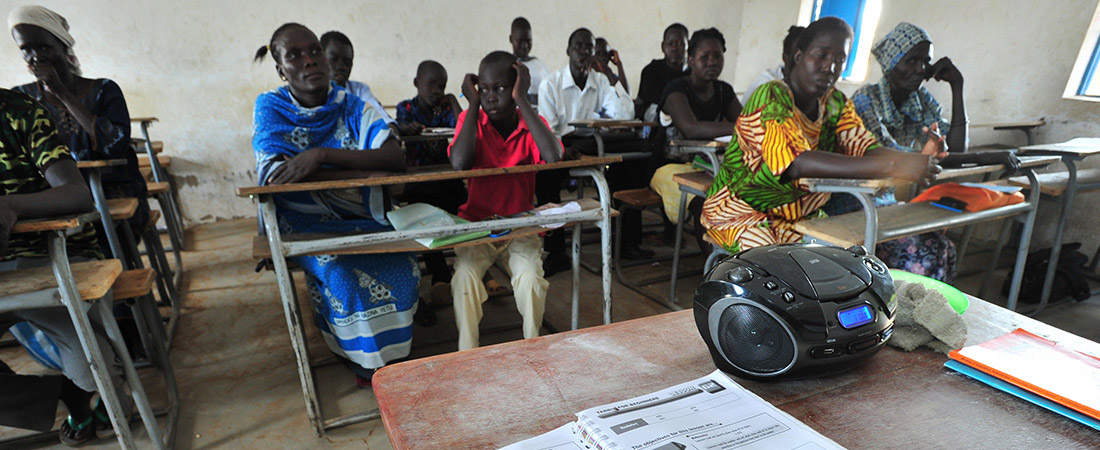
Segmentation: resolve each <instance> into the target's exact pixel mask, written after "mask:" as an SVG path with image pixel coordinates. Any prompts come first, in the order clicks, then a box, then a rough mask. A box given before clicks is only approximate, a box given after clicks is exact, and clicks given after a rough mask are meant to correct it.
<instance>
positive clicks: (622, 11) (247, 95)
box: [0, 0, 741, 224]
mask: <svg viewBox="0 0 1100 450" xmlns="http://www.w3.org/2000/svg"><path fill="white" fill-rule="evenodd" d="M27 3H32V2H29V1H23V0H19V1H15V2H8V1H5V2H3V3H0V11H2V13H3V14H5V15H6V14H7V12H8V11H10V9H11V8H12V7H14V6H15V5H20V4H27ZM38 4H41V5H44V6H46V7H48V8H51V9H54V10H55V11H57V12H59V13H60V14H62V15H63V16H65V17H66V18H67V19H68V20H69V22H70V25H71V27H72V30H71V32H72V34H73V36H74V37H75V38H76V42H77V43H76V45H75V47H74V49H75V51H76V53H77V56H78V57H79V58H80V60H81V63H82V65H83V69H84V73H85V75H86V76H90V77H107V78H111V79H114V80H115V81H117V82H118V84H119V85H120V86H121V87H122V89H123V91H124V93H125V94H126V97H127V102H128V104H129V107H130V114H131V115H132V116H150V115H152V116H156V117H158V118H159V119H160V122H158V123H156V124H155V125H154V126H153V127H152V128H151V130H150V131H151V134H152V136H153V138H154V139H157V140H163V141H164V142H165V148H166V153H168V154H170V155H172V158H173V160H172V167H171V172H172V173H173V174H174V175H175V177H176V182H177V185H178V187H179V189H180V193H179V194H180V200H181V202H182V203H183V210H184V215H185V218H186V220H187V222H188V223H189V224H195V223H204V222H212V221H215V220H220V219H228V218H235V217H246V216H254V215H255V214H256V209H255V207H254V206H253V204H252V203H250V202H249V201H248V200H247V199H239V198H237V197H235V196H234V195H233V189H234V188H236V187H238V186H244V185H254V184H255V183H256V180H255V169H254V165H255V163H254V160H253V156H252V147H251V131H252V128H251V124H252V105H253V102H254V101H255V99H256V96H257V95H259V94H260V93H262V92H264V91H266V90H268V89H271V88H273V87H276V86H277V85H279V79H278V77H277V75H276V73H275V69H274V63H272V62H271V60H270V59H268V60H266V61H265V62H263V63H261V64H253V63H252V55H253V54H254V52H255V51H256V49H257V48H258V47H259V46H261V45H265V44H267V43H268V40H269V39H270V37H271V33H272V32H273V31H274V30H275V28H277V27H278V26H279V25H280V24H282V23H283V22H287V21H297V22H300V23H302V24H304V25H306V26H308V27H310V28H311V29H313V30H314V32H316V33H317V34H318V35H320V34H321V33H323V32H325V31H328V30H332V29H337V30H341V31H343V32H344V33H345V34H347V35H348V37H349V38H351V40H352V42H353V44H354V45H355V46H356V50H357V54H356V59H355V67H354V69H353V73H352V77H353V79H356V80H361V81H364V82H366V83H368V84H369V85H370V86H371V88H372V90H373V91H374V93H375V95H376V96H377V97H378V98H379V99H380V100H381V101H382V103H383V104H389V105H392V104H396V103H397V102H399V101H401V100H404V99H408V98H412V97H413V96H414V95H415V94H416V91H415V88H414V87H413V86H412V78H413V76H414V75H415V69H416V65H417V63H419V62H420V61H421V60H424V59H429V58H431V59H436V60H438V61H440V62H441V63H442V64H443V65H444V66H445V67H446V68H447V69H448V72H449V76H450V79H449V88H450V90H451V91H453V92H455V93H457V92H458V91H459V86H460V84H461V82H462V77H463V75H464V74H465V73H467V72H473V71H476V69H477V63H478V61H480V59H481V57H483V56H484V55H485V54H486V53H488V52H489V51H492V50H498V49H500V50H511V46H510V44H509V43H508V33H509V26H510V25H511V22H512V19H514V18H515V17H516V16H520V15H522V16H525V17H527V18H528V20H529V21H530V22H531V23H532V27H533V31H534V47H533V50H532V54H534V55H536V56H539V57H540V58H542V59H544V61H545V62H546V63H547V65H548V66H549V67H550V69H551V70H555V69H558V68H561V67H564V66H565V65H566V63H567V62H568V58H567V57H566V55H565V47H566V41H567V38H568V36H569V33H571V32H572V31H573V30H574V29H576V28H578V27H581V26H585V27H588V28H590V29H591V30H592V31H593V32H594V33H595V34H596V35H597V36H605V37H606V38H607V39H608V40H609V41H610V42H611V44H612V46H613V47H615V48H617V49H618V50H619V51H620V54H621V56H622V58H623V61H624V64H625V66H626V69H627V71H628V78H629V81H630V82H632V83H634V84H635V85H636V84H637V82H638V75H639V73H640V72H641V70H642V67H643V66H645V64H648V63H649V61H650V60H651V59H653V58H660V57H661V51H660V41H661V32H662V30H663V29H664V27H665V26H667V25H668V24H671V23H673V22H677V21H679V22H682V23H685V24H687V25H688V26H689V28H692V29H697V28H701V27H710V26H717V27H719V28H721V29H722V30H723V31H724V32H726V34H727V36H728V38H727V39H728V40H729V46H730V48H737V34H738V33H737V25H738V24H740V23H741V17H740V11H741V9H740V3H738V2H727V1H723V0H704V1H685V0H679V1H661V0H640V1H634V2H630V3H625V2H613V1H605V0H584V1H580V0H563V1H553V2H547V1H530V0H519V1H517V0H510V1H502V0H488V1H476V2H475V1H456V2H428V1H422V0H421V1H416V0H413V1H402V2H394V1H380V0H370V1H362V2H347V1H333V0H314V1H309V2H301V1H297V0H274V1H266V2H262V3H260V2H237V1H232V0H231V1H224V0H218V1H214V0H189V1H168V0H147V1H141V2H138V1H127V2H120V1H117V0H116V1H108V0H79V1H76V0H69V1H59V0H42V1H40V2H38ZM735 60H736V58H735V57H734V56H733V55H731V56H730V57H729V59H728V60H727V64H728V67H731V68H732V67H733V65H734V62H735ZM0 61H4V62H6V63H5V64H0V86H12V85H17V84H22V83H26V82H29V81H31V80H32V78H31V76H30V75H29V74H28V73H27V71H26V68H25V65H24V64H23V63H22V60H21V58H20V56H19V52H18V49H16V48H15V46H14V44H11V41H10V40H9V41H7V43H5V42H3V41H0ZM728 73H732V72H728ZM137 131H138V130H137V129H135V132H137ZM135 136H136V134H135Z"/></svg>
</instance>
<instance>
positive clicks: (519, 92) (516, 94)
mask: <svg viewBox="0 0 1100 450" xmlns="http://www.w3.org/2000/svg"><path fill="white" fill-rule="evenodd" d="M512 68H514V69H516V84H515V85H514V86H513V87H512V99H513V100H515V101H516V102H517V103H518V102H520V100H521V99H522V100H527V91H528V90H529V89H531V71H530V70H528V69H527V66H525V65H523V63H521V62H519V61H516V62H514V63H512Z"/></svg>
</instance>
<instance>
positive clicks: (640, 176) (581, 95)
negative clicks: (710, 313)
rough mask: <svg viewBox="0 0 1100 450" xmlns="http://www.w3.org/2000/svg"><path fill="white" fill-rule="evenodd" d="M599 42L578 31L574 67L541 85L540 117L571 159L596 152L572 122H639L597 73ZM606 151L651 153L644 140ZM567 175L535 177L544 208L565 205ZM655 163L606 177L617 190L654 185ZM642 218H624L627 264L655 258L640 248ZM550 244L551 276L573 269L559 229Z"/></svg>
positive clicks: (614, 144) (572, 44)
mask: <svg viewBox="0 0 1100 450" xmlns="http://www.w3.org/2000/svg"><path fill="white" fill-rule="evenodd" d="M595 47H596V38H595V36H594V35H593V34H592V32H591V31H589V30H588V29H586V28H579V29H577V30H576V31H574V32H573V34H571V35H569V47H568V48H567V49H566V54H567V55H569V65H568V66H566V67H564V68H562V69H561V70H558V71H556V72H553V73H551V74H550V75H548V76H547V77H546V79H544V80H543V81H542V84H541V85H540V86H539V105H538V108H539V115H540V116H542V117H543V118H544V119H546V122H547V124H549V125H550V129H551V130H553V131H554V134H555V135H557V136H558V137H559V138H561V139H562V144H563V145H564V146H565V153H566V158H567V159H568V158H570V157H571V156H572V157H575V156H576V154H577V153H594V151H595V140H594V139H592V138H591V137H590V136H577V135H576V134H575V133H573V131H574V128H573V127H571V126H569V123H570V122H575V121H579V120H590V119H601V118H602V119H619V120H626V119H630V118H632V117H634V100H633V99H631V98H630V94H629V93H627V92H626V90H625V89H623V87H622V85H621V83H618V82H617V80H616V81H610V80H608V79H607V76H606V75H604V74H602V73H600V72H599V71H597V70H595V68H596V66H597V63H596V58H595ZM605 144H606V146H605V152H607V153H614V152H616V151H619V152H623V151H639V150H642V149H648V146H647V143H646V142H644V141H642V140H641V139H628V140H611V139H606V140H605ZM558 172H562V171H542V172H539V173H538V174H537V175H536V188H535V195H536V196H537V197H538V201H539V203H540V204H541V203H547V202H554V203H557V202H560V201H561V180H562V179H563V178H565V176H566V174H564V173H558ZM650 172H651V170H650V161H648V160H634V161H629V162H623V163H618V164H613V165H612V166H611V168H610V169H609V170H608V173H607V181H608V185H609V186H610V188H611V190H612V191H617V190H624V189H633V188H639V187H644V186H646V185H647V184H648V183H649V176H648V175H646V174H647V173H650ZM641 231H642V221H641V213H640V212H639V211H637V210H634V209H631V210H627V211H626V212H624V214H623V236H622V237H623V239H622V248H621V255H622V257H623V258H626V259H646V258H650V257H652V256H653V252H652V251H650V250H644V249H642V248H640V247H639V244H640V243H641V240H642V233H641ZM544 242H545V248H546V251H547V252H549V256H548V257H547V258H546V261H544V263H543V270H544V271H545V272H546V276H550V275H551V274H553V273H555V272H557V271H559V270H564V269H565V268H567V267H569V259H568V258H567V257H566V255H565V236H564V234H562V232H561V231H560V230H558V231H556V232H554V233H552V234H549V235H547V237H546V239H545V240H544Z"/></svg>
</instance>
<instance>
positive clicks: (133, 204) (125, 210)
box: [107, 198, 138, 220]
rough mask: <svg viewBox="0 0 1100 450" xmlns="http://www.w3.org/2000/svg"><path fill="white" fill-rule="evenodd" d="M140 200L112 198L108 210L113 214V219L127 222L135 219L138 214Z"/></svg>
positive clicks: (108, 203)
mask: <svg viewBox="0 0 1100 450" xmlns="http://www.w3.org/2000/svg"><path fill="white" fill-rule="evenodd" d="M137 208H138V199H136V198H112V199H110V200H107V210H109V211H110V212H111V219H114V220H127V219H129V218H131V217H134V213H135V212H137Z"/></svg>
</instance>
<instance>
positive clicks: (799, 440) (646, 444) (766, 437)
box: [577, 370, 843, 450]
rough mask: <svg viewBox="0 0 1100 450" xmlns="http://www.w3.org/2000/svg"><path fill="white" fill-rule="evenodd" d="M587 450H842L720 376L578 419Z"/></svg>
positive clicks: (582, 414) (597, 409) (716, 373)
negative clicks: (796, 449) (795, 449)
mask: <svg viewBox="0 0 1100 450" xmlns="http://www.w3.org/2000/svg"><path fill="white" fill-rule="evenodd" d="M577 430H578V436H577V438H578V439H579V440H580V443H581V445H583V446H584V448H586V449H600V450H610V449H617V450H621V449H626V450H682V449H696V450H730V449H737V450H751V449H759V450H764V449H768V450H770V449H794V448H798V449H800V450H806V449H841V448H843V447H841V446H840V445H838V444H837V443H836V442H833V441H832V440H830V439H829V438H827V437H825V436H822V435H821V434H820V433H818V432H816V431H814V430H813V429H811V428H810V427H808V426H806V424H803V423H802V422H800V421H798V420H797V419H795V418H794V417H791V416H790V415H789V414H787V413H785V412H783V411H781V410H780V409H779V408H776V407H775V406H772V405H771V404H770V403H768V402H766V401H764V399H762V398H760V397H758V396H757V395H756V394H753V393H752V392H750V391H749V390H747V389H745V388H743V387H741V386H740V385H738V384H737V383H735V382H733V380H731V379H730V378H729V377H727V376H726V375H725V374H723V373H722V372H720V371H717V370H716V371H714V372H713V373H711V374H710V375H707V376H705V377H702V378H698V379H696V380H694V381H690V382H687V383H683V384H680V385H677V386H673V387H671V388H668V389H664V390H661V391H658V392H654V393H652V394H648V395H643V396H640V397H635V398H632V399H629V400H625V401H621V402H616V403H609V404H606V405H602V406H597V407H595V408H591V409H587V410H585V411H581V412H580V413H577Z"/></svg>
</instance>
